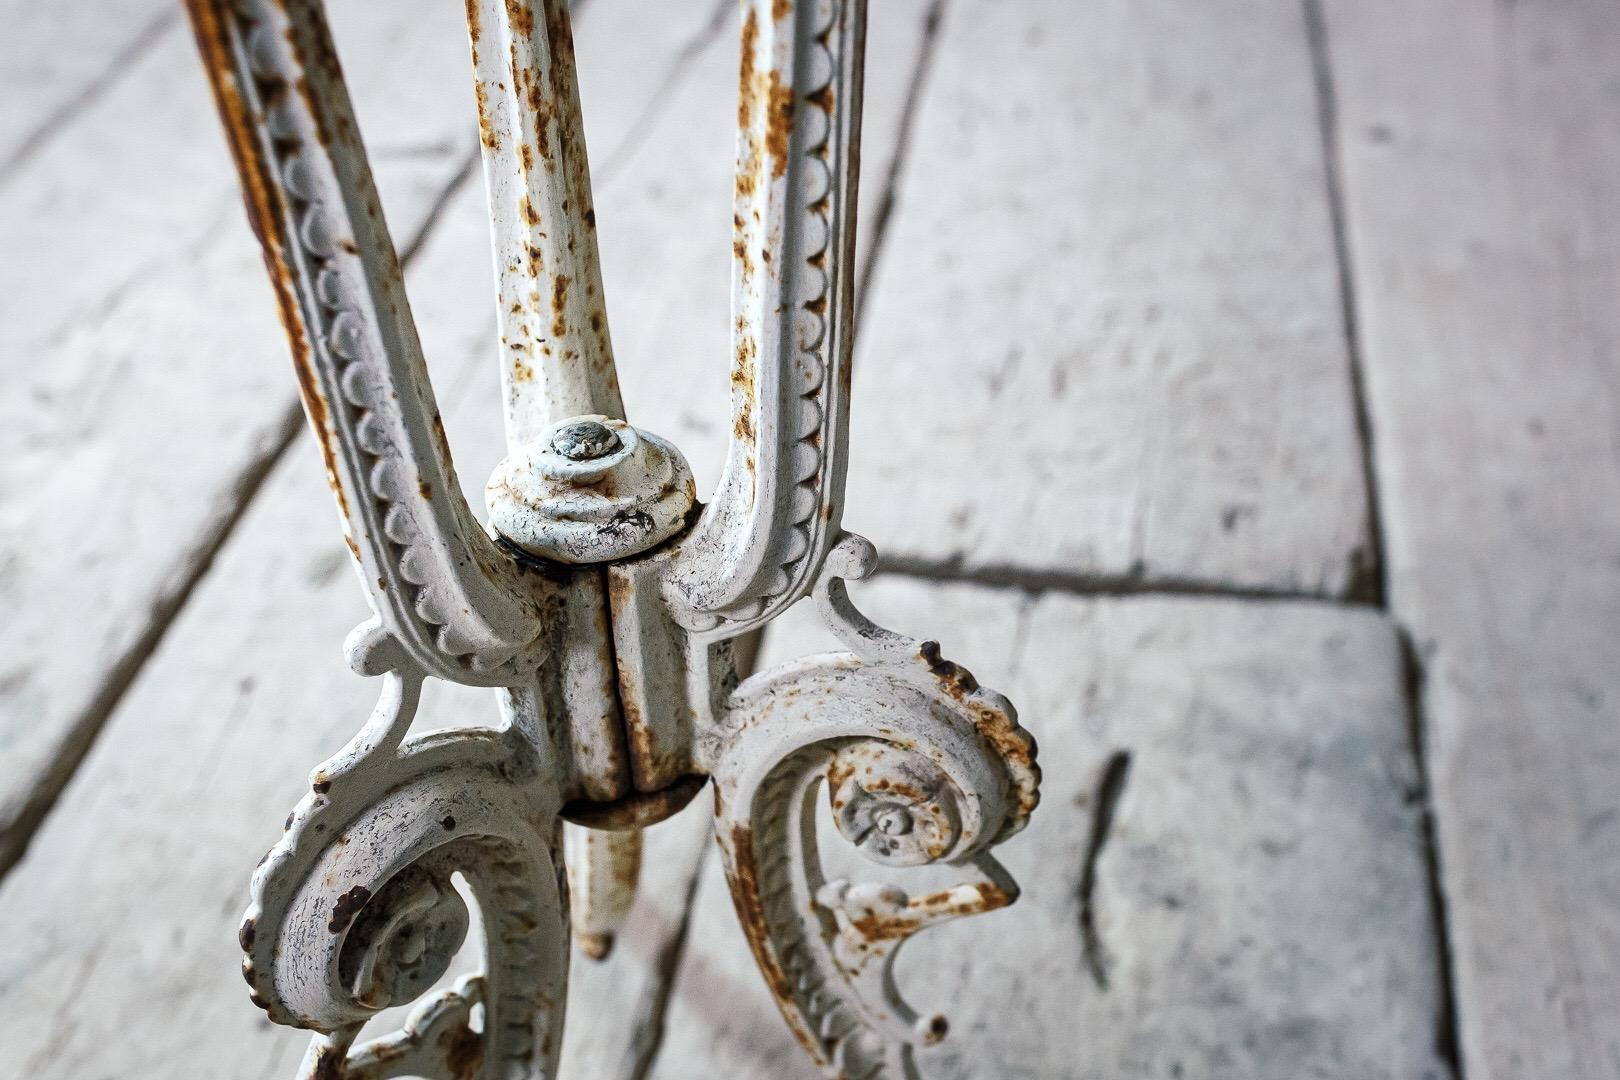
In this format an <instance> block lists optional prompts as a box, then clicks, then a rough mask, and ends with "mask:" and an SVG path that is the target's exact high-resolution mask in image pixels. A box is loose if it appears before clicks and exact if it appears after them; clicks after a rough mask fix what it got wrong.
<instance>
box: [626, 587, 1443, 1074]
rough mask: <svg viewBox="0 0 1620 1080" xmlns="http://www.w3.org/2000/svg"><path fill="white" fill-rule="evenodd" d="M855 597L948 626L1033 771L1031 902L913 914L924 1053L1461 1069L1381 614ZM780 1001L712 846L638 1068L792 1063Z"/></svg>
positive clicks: (751, 1068) (886, 611)
mask: <svg viewBox="0 0 1620 1080" xmlns="http://www.w3.org/2000/svg"><path fill="white" fill-rule="evenodd" d="M856 599H857V602H858V603H861V604H863V606H865V607H867V608H868V609H869V610H870V611H871V612H872V613H874V614H876V615H877V616H878V617H879V618H880V620H881V621H883V622H885V623H887V624H889V625H892V626H895V627H897V628H900V629H903V630H906V631H908V632H916V631H919V630H923V629H927V630H928V631H930V632H931V633H936V634H938V635H939V636H940V637H941V638H942V639H943V645H944V652H945V654H946V655H948V656H951V657H954V658H958V659H960V660H962V661H965V662H967V663H969V664H970V665H971V666H972V668H973V670H974V673H975V674H976V675H977V676H979V678H980V680H981V681H982V682H983V683H984V684H985V685H988V686H994V687H996V688H998V689H1002V690H1004V691H1005V692H1007V693H1008V695H1009V696H1010V697H1011V698H1012V699H1013V700H1014V702H1015V703H1016V704H1017V705H1018V707H1019V714H1020V719H1021V721H1022V722H1023V723H1024V724H1025V726H1027V727H1028V728H1029V729H1030V730H1031V731H1032V732H1034V733H1035V735H1036V737H1037V738H1038V739H1039V740H1040V754H1041V764H1042V769H1043V771H1044V773H1045V780H1044V783H1043V793H1042V794H1043V797H1042V805H1041V807H1040V809H1039V810H1038V811H1037V812H1036V814H1035V816H1034V819H1033V821H1032V823H1031V825H1030V827H1029V829H1028V830H1027V831H1026V832H1025V833H1023V834H1021V835H1020V836H1019V837H1017V838H1016V839H1014V840H1013V841H1011V842H1010V843H1008V844H1007V845H1006V846H1005V847H1004V848H1001V849H999V851H998V854H999V855H1000V856H1001V857H1002V858H1003V860H1004V862H1005V863H1006V865H1007V867H1008V869H1009V870H1011V871H1012V872H1013V874H1014V876H1015V877H1016V878H1017V879H1018V880H1019V882H1020V883H1021V885H1022V886H1023V889H1024V893H1023V897H1022V899H1020V901H1019V902H1018V903H1017V904H1015V905H1014V906H1013V907H1012V908H1010V909H1008V910H1006V911H1003V912H996V913H994V914H991V915H987V916H983V917H979V918H973V919H967V920H963V921H961V922H957V923H953V924H948V925H946V926H942V927H940V928H939V929H937V930H931V931H928V932H927V933H925V934H923V935H920V936H919V937H918V938H917V939H916V940H915V941H914V942H912V943H911V944H910V945H908V946H907V950H908V951H907V952H906V953H904V954H902V956H901V960H900V963H899V967H898V971H899V982H900V985H901V988H902V990H903V992H905V993H906V994H907V996H908V997H909V998H910V999H911V1001H912V1004H913V1005H914V1006H915V1007H917V1008H918V1009H920V1010H922V1011H924V1012H927V1011H930V1010H935V1009H937V1010H940V1011H942V1012H944V1013H945V1014H946V1015H947V1016H948V1017H949V1018H950V1020H951V1022H952V1027H951V1035H950V1036H949V1038H947V1039H946V1041H945V1042H944V1043H943V1044H942V1045H941V1046H940V1047H938V1048H936V1049H934V1050H929V1051H925V1052H921V1053H919V1056H918V1060H919V1064H920V1065H921V1067H922V1070H923V1073H924V1075H925V1076H927V1077H929V1078H931V1080H947V1078H949V1080H965V1078H967V1077H990V1076H994V1077H998V1078H1007V1080H1017V1078H1027V1080H1034V1078H1039V1080H1058V1078H1064V1080H1077V1078H1087V1080H1092V1078H1095V1080H1134V1078H1144V1080H1145V1078H1148V1077H1153V1078H1162V1077H1186V1078H1188V1080H1192V1078H1195V1077H1196V1078H1201V1080H1271V1078H1274V1080H1299V1078H1301V1077H1323V1078H1326V1077H1333V1078H1340V1080H1373V1078H1388V1080H1420V1078H1421V1080H1440V1078H1444V1077H1449V1075H1450V1073H1449V1070H1448V1068H1447V1066H1446V1064H1445V1062H1444V1061H1443V1059H1442V1058H1441V1057H1440V1056H1439V1055H1438V1054H1437V1052H1436V1035H1437V1031H1438V1027H1439V1024H1438V1020H1439V1001H1440V993H1439V987H1440V980H1439V972H1438V968H1437V962H1436V948H1435V942H1434V939H1433V934H1432V929H1431V927H1432V921H1431V913H1430V909H1429V898H1428V891H1427V886H1426V880H1425V864H1424V856H1423V850H1422V844H1423V840H1422V830H1421V824H1420V818H1419V807H1418V806H1417V805H1416V804H1415V801H1414V795H1415V791H1416V787H1417V773H1416V770H1415V766H1414V762H1413V756H1412V753H1411V750H1410V744H1409V737H1408V728H1407V717H1406V710H1405V702H1404V697H1403V692H1402V666H1401V659H1400V652H1399V646H1398V641H1397V638H1396V635H1395V633H1394V631H1393V628H1392V627H1391V625H1390V624H1389V623H1388V621H1387V620H1385V619H1384V618H1383V617H1382V616H1380V615H1379V614H1377V613H1376V612H1372V611H1367V610H1348V609H1342V608H1335V607H1329V606H1325V605H1316V604H1300V603H1252V602H1243V601H1233V600H1213V599H1212V600H1186V599H1174V600H1172V599H1159V598H1145V597H1143V598H1129V599H1115V600H1101V601H1098V600H1091V601H1087V600H1082V599H1078V598H1073V597H1059V596H1054V595H1051V594H1048V595H1046V596H1043V597H1039V598H1030V597H1028V596H1027V595H1025V594H1020V593H1016V592H1011V591H999V590H997V591H993V590H985V589H981V588H976V587H967V586H949V587H939V586H933V587H928V586H923V585H921V584H919V583H916V582H905V581H897V580H894V579H879V581H877V582H876V583H873V584H871V585H869V586H866V587H863V588H862V589H860V591H859V592H858V594H857V597H856ZM804 613H805V609H804V608H803V606H801V608H799V609H796V610H795V612H794V613H793V615H794V616H798V615H801V614H804ZM779 625H780V624H779ZM823 636H824V635H821V634H819V633H816V632H812V631H801V632H797V633H795V632H793V631H792V630H791V629H784V630H783V632H782V633H781V634H779V635H777V636H775V637H773V638H767V641H766V649H765V652H766V656H765V657H764V658H762V659H763V660H764V662H766V663H769V662H772V661H780V660H782V659H784V658H787V657H791V656H797V655H801V654H802V653H804V652H807V651H815V650H817V649H818V648H820V647H821V639H822V637H823ZM1110 775H1112V779H1111V780H1108V779H1105V778H1106V777H1109V776H1110ZM1099 814H1101V815H1103V816H1104V818H1105V819H1106V821H1105V822H1104V823H1099V820H1098V817H1099ZM834 843H835V842H831V841H830V842H829V845H830V846H831V845H832V844H834ZM848 865H849V867H852V868H854V869H855V871H856V872H857V873H860V874H861V875H862V877H863V878H867V877H882V879H883V880H891V879H890V878H888V877H886V876H883V874H882V872H881V871H879V870H877V869H876V868H875V867H872V866H871V865H869V864H864V863H861V862H860V860H859V859H858V858H855V859H853V860H851V861H850V863H849V864H848ZM839 872H841V873H842V872H849V871H848V869H846V868H844V867H842V866H841V867H840V871H839ZM892 880H894V881H895V883H896V884H898V885H900V886H901V887H902V888H904V887H905V881H904V879H903V876H902V875H897V876H896V877H894V878H893V879H892ZM934 887H938V886H937V885H935V886H934ZM774 1020H775V1018H774V1008H773V1006H772V1005H771V1003H770V999H769V995H768V993H767V992H766V989H765V986H764V983H763V981H762V980H761V979H760V977H759V975H758V974H757V972H755V971H754V970H753V967H752V961H751V960H750V958H749V956H748V952H747V947H746V945H745V944H744V942H743V938H742V934H741V931H740V930H739V929H738V928H737V927H736V925H735V917H734V916H733V914H732V911H731V905H730V902H729V897H728V895H727V893H726V890H725V884H724V879H723V877H722V875H721V874H720V873H719V871H718V868H717V867H715V866H713V865H711V866H710V867H709V868H708V869H707V870H706V871H705V877H704V880H703V884H702V890H701V892H700V894H699V903H698V908H697V910H696V912H695V913H694V916H693V924H692V929H691V941H690V944H689V947H688V953H687V959H686V962H685V964H684V965H683V967H682V970H681V975H680V982H679V983H678V984H677V997H676V999H675V1002H674V1006H673V1010H672V1015H671V1022H670V1029H669V1030H670V1033H669V1037H668V1041H667V1042H666V1045H665V1049H664V1052H663V1054H662V1055H661V1056H660V1058H659V1061H658V1065H657V1069H656V1070H655V1072H654V1073H653V1075H654V1076H655V1077H658V1078H669V1080H686V1078H688V1077H696V1076H770V1077H781V1078H783V1080H787V1078H801V1077H802V1078H804V1080H810V1078H811V1077H813V1076H814V1075H815V1074H814V1073H813V1071H811V1070H810V1069H809V1067H808V1065H807V1063H806V1062H805V1061H804V1060H803V1056H802V1054H801V1053H800V1052H799V1051H798V1048H797V1047H796V1046H795V1045H794V1044H793V1043H792V1040H791V1037H790V1036H789V1035H788V1033H787V1031H786V1029H785V1027H783V1026H782V1025H781V1024H780V1022H773V1021H774Z"/></svg>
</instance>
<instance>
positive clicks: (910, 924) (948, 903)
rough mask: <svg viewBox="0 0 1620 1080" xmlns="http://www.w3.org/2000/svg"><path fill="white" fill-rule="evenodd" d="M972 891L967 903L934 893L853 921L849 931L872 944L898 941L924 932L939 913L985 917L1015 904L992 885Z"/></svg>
mask: <svg viewBox="0 0 1620 1080" xmlns="http://www.w3.org/2000/svg"><path fill="white" fill-rule="evenodd" d="M973 888H974V892H975V896H974V898H973V899H972V900H969V901H967V902H965V903H963V902H959V901H958V900H957V899H956V895H955V892H954V890H953V891H947V892H938V893H931V894H930V895H928V896H925V897H923V898H921V899H920V900H913V901H912V902H911V903H909V904H907V905H906V906H905V907H904V908H902V909H901V910H899V911H897V912H893V913H884V912H876V911H872V912H868V913H867V914H865V915H861V916H859V917H856V918H852V919H850V921H849V922H850V927H851V929H853V930H855V931H856V932H857V933H859V934H860V935H861V936H862V937H863V938H865V939H866V940H867V941H869V942H876V941H898V940H900V939H901V938H907V937H910V936H911V935H912V934H915V933H916V932H917V931H918V930H920V929H922V927H923V925H924V924H925V923H926V921H927V918H928V916H930V915H934V914H937V913H938V912H941V911H946V912H949V913H950V914H951V915H952V916H967V915H982V914H983V913H985V912H987V911H996V910H999V909H1000V908H1004V907H1006V906H1007V905H1008V904H1010V903H1012V897H1011V896H1009V895H1007V893H1006V892H1005V891H1004V890H1002V889H1001V888H1000V887H999V886H996V885H993V884H991V883H990V882H987V881H981V882H978V883H977V884H976V885H974V886H973Z"/></svg>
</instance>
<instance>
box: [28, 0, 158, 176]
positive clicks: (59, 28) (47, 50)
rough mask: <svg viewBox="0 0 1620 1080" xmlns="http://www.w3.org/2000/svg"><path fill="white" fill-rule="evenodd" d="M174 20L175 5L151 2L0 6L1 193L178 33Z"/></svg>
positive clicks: (99, 0) (127, 0)
mask: <svg viewBox="0 0 1620 1080" xmlns="http://www.w3.org/2000/svg"><path fill="white" fill-rule="evenodd" d="M181 20H182V16H181V12H180V8H179V6H178V5H174V4H161V3H158V4H154V3H152V2H151V0H86V2H85V3H80V4H36V3H32V2H31V0H3V2H0V26H4V27H5V36H4V39H3V40H0V98H3V100H4V101H5V102H6V107H5V108H4V109H0V188H3V187H4V186H5V185H6V183H7V182H8V181H9V180H10V179H11V178H12V177H13V176H15V175H16V174H17V173H18V172H19V171H20V170H21V169H22V168H23V167H24V165H25V164H26V163H27V161H28V160H29V158H31V157H32V156H34V155H35V154H37V153H38V152H39V151H40V149H41V148H42V147H44V146H45V145H46V144H47V143H48V142H50V140H51V138H52V137H53V136H54V135H55V134H56V133H57V132H58V131H61V130H62V129H64V128H66V127H69V126H71V125H72V123H73V119H74V114H75V113H77V112H78V111H79V110H81V109H83V108H85V107H86V106H87V105H89V104H91V103H93V102H94V101H95V100H96V98H98V97H100V96H102V95H104V94H106V93H108V92H109V91H110V89H111V88H112V87H113V86H115V85H116V84H117V83H118V81H119V80H120V79H121V78H122V77H123V75H124V73H125V72H127V71H128V70H129V69H130V67H132V66H133V65H134V64H135V63H136V62H138V61H139V59H140V58H141V56H143V55H144V54H145V53H146V52H147V51H149V50H150V49H152V48H153V47H154V46H156V45H157V43H158V41H159V40H160V39H162V38H164V37H169V36H179V35H181V34H183V33H184V31H183V29H182V28H181V26H180V23H181Z"/></svg>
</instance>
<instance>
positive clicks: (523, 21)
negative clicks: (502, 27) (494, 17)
mask: <svg viewBox="0 0 1620 1080" xmlns="http://www.w3.org/2000/svg"><path fill="white" fill-rule="evenodd" d="M506 18H507V21H508V22H510V23H511V25H512V33H513V36H515V37H530V36H532V35H533V34H534V13H533V12H532V11H530V10H529V8H528V7H527V6H526V5H525V4H523V3H521V2H520V0H506Z"/></svg>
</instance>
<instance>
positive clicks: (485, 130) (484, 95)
mask: <svg viewBox="0 0 1620 1080" xmlns="http://www.w3.org/2000/svg"><path fill="white" fill-rule="evenodd" d="M477 59H478V54H477V53H476V52H474V54H473V60H474V61H475V62H476V61H477ZM473 96H474V97H476V98H477V100H478V141H479V142H481V143H483V144H484V147H485V149H488V150H499V149H500V148H501V137H500V136H499V135H497V134H496V133H495V124H494V122H493V121H491V120H490V118H489V91H487V90H485V89H484V80H482V79H479V80H478V81H476V82H475V83H473Z"/></svg>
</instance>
